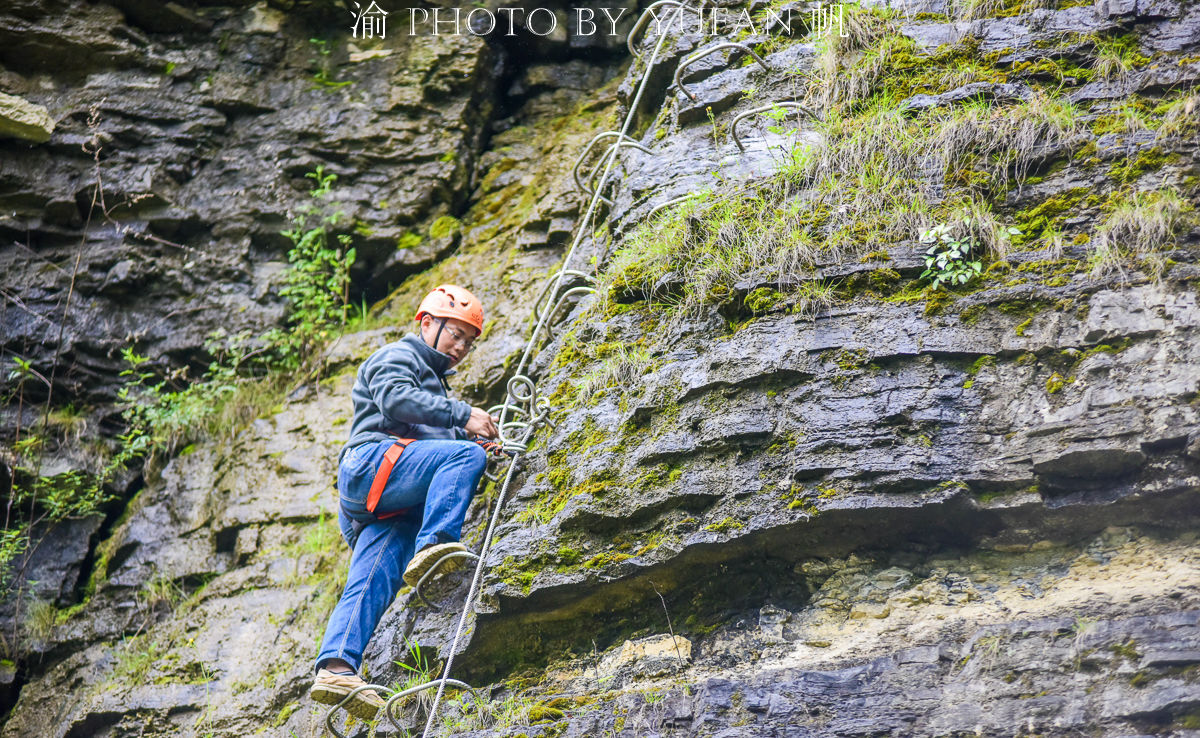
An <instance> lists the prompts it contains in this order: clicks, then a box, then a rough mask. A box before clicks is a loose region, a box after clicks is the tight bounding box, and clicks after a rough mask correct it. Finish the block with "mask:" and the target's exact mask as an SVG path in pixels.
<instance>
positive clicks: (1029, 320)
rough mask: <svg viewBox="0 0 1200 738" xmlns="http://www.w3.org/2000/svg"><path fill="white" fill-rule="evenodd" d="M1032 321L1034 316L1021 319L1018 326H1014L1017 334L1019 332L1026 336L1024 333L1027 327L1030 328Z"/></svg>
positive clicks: (1020, 334)
mask: <svg viewBox="0 0 1200 738" xmlns="http://www.w3.org/2000/svg"><path fill="white" fill-rule="evenodd" d="M1032 322H1033V318H1032V317H1029V318H1026V319H1025V320H1023V321H1021V322H1020V323H1018V324H1017V327H1016V328H1014V329H1013V330H1014V331H1016V334H1017V335H1018V336H1024V335H1025V329H1026V328H1028V327H1029V324H1030V323H1032Z"/></svg>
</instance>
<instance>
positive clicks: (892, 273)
mask: <svg viewBox="0 0 1200 738" xmlns="http://www.w3.org/2000/svg"><path fill="white" fill-rule="evenodd" d="M868 280H869V282H870V285H871V289H873V290H875V291H876V292H888V291H890V290H891V289H892V288H894V287H895V286H896V284H897V283H898V282H899V281H900V272H898V271H896V270H895V269H887V268H885V269H875V270H873V271H872V272H871V274H870V277H869V278H868Z"/></svg>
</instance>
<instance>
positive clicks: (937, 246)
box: [920, 218, 1020, 290]
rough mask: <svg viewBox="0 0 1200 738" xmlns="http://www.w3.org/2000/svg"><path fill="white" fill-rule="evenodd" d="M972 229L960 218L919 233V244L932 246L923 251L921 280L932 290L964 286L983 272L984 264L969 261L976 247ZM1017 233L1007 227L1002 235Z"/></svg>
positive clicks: (967, 219)
mask: <svg viewBox="0 0 1200 738" xmlns="http://www.w3.org/2000/svg"><path fill="white" fill-rule="evenodd" d="M974 226H975V221H974V220H973V219H971V218H963V219H962V220H961V221H959V222H958V223H939V224H938V225H936V226H934V227H933V228H930V229H929V230H927V231H925V232H924V233H922V234H921V243H923V244H925V243H927V244H932V245H931V246H930V247H929V248H928V249H926V250H925V271H923V272H921V277H920V278H921V279H928V280H929V281H930V286H932V287H933V289H935V290H936V289H937V288H938V287H940V286H941V285H943V284H949V285H963V284H966V283H967V282H969V281H971V279H973V278H974V277H976V276H978V275H979V273H980V272H981V271H982V270H983V262H981V261H980V260H979V259H972V258H971V256H972V253H973V252H974V251H976V245H977V244H976V240H975V238H974V237H973V235H972V232H973V230H974ZM1018 233H1020V231H1019V230H1017V229H1016V228H1008V229H1007V230H1006V231H1005V232H1004V235H1005V236H1012V235H1016V234H1018ZM960 234H962V235H960Z"/></svg>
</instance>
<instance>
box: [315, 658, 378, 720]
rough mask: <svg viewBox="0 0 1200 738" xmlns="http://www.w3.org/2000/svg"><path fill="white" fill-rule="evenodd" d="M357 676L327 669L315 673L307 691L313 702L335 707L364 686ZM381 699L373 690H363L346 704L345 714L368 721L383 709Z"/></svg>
mask: <svg viewBox="0 0 1200 738" xmlns="http://www.w3.org/2000/svg"><path fill="white" fill-rule="evenodd" d="M365 684H366V682H364V681H363V680H362V679H361V678H360V677H359V676H358V675H357V674H334V673H333V672H332V671H329V670H328V669H320V670H319V671H317V680H316V681H315V682H313V685H312V689H310V690H309V691H308V693H309V695H310V696H312V698H313V700H315V701H317V702H320V703H321V704H323V705H336V704H337V703H339V702H341V701H342V700H344V699H345V698H346V695H348V694H350V693H351V692H353V691H354V690H355V689H357V688H359V687H361V686H363V685H365ZM383 705H384V701H383V699H382V698H381V697H380V696H379V695H378V694H376V693H375V690H373V689H364V690H363V691H361V692H359V693H358V694H356V695H354V699H352V700H350V701H349V702H347V703H346V712H349V713H350V714H351V715H353V716H354V717H356V718H360V719H362V720H370V719H371V718H373V717H375V713H377V712H379V708H381V707H383Z"/></svg>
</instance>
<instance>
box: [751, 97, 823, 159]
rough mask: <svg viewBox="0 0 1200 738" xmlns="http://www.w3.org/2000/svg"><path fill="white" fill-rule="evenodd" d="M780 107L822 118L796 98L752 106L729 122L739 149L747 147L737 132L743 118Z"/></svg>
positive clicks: (817, 119)
mask: <svg viewBox="0 0 1200 738" xmlns="http://www.w3.org/2000/svg"><path fill="white" fill-rule="evenodd" d="M778 108H790V109H792V110H799V111H800V112H802V113H804V114H806V115H808V117H809V118H812V119H813V120H815V121H820V120H821V119H820V118H818V117H817V115H816V113H814V112H813V111H812V110H810V109H809V108H808V107H806V106H804V105H801V104H800V103H798V102H795V101H794V100H784V101H782V102H777V103H771V104H770V105H763V106H761V107H757V108H752V109H750V110H747V111H745V112H742V113H738V114H737V116H735V117H734V119H733V122H732V123H730V124H729V132H730V133H731V134H733V142H734V143H735V144H737V147H738V150H739V151H745V150H746V147H745V146H743V145H742V140H741V139H740V138H738V133H737V127H738V123H741V122H742V121H743V120H745V119H746V118H749V117H750V116H752V115H759V114H760V113H766V112H767V111H770V110H776V109H778Z"/></svg>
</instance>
